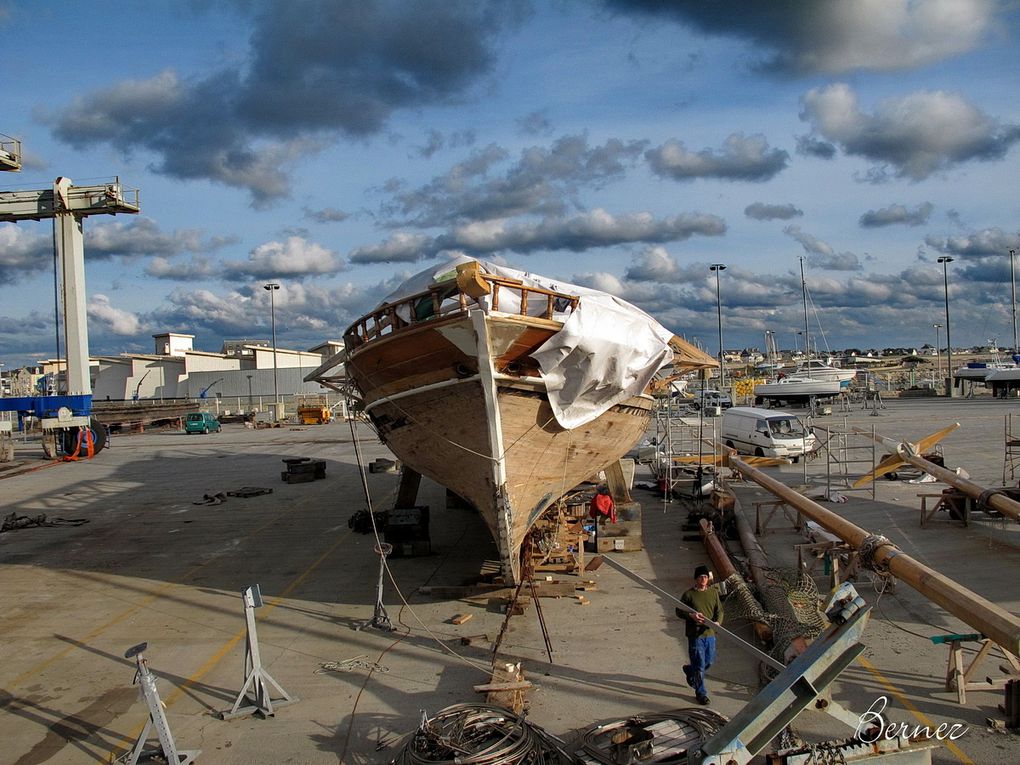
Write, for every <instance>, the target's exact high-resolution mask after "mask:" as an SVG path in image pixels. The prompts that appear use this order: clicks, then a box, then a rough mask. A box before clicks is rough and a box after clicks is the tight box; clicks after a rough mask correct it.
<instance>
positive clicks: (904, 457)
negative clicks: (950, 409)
mask: <svg viewBox="0 0 1020 765" xmlns="http://www.w3.org/2000/svg"><path fill="white" fill-rule="evenodd" d="M957 427H959V425H953V426H952V427H949V428H946V429H945V430H940V431H939V432H938V433H933V434H932V435H930V436H927V437H925V438H923V439H921V440H920V441H919V442H918V443H916V444H911V443H907V442H905V441H894V440H893V439H891V438H886V437H884V436H880V435H879V434H878V433H870V432H869V431H866V430H861V429H860V428H854V431H855V432H856V433H860V434H861V435H866V436H871V437H872V438H874V439H875V440H876V441H878V442H879V443H880V444H882V446H884V447H885V448H886V449H887V450H888V451H889V454H888V455H886V456H885V457H884V458H883V459H882V461H881V462H880V463H879V466H878V467H877V468H876V469H875V470H873V471H872V472H871V473H869V474H868V475H866V476H864V477H863V478H861V479H860V480H858V481H857V482H856V483H855V484H854V486H858V485H863V484H864V483H867V481H868V480H871V479H874V478H876V477H877V476H879V475H882V473H887V472H889V471H890V470H895V469H896V468H897V467H898V466H900V465H902V464H904V463H907V464H910V465H913V466H914V467H916V468H919V469H920V470H923V471H924V472H925V473H928V474H929V475H931V476H934V477H935V478H937V479H938V480H940V481H942V483H946V484H949V485H950V486H952V487H953V488H955V489H959V490H960V491H962V492H963V493H964V494H966V495H967V496H968V497H970V498H971V499H974V500H975V501H977V502H980V503H983V504H985V505H987V506H988V507H990V508H992V509H993V510H996V511H998V512H1000V513H1002V514H1003V515H1007V516H1009V517H1010V518H1012V519H1013V520H1014V521H1018V522H1020V502H1017V501H1016V500H1013V499H1010V498H1009V497H1007V496H1006V495H1005V494H1003V493H1001V492H997V491H996V490H994V489H986V488H985V487H984V486H981V485H979V484H976V483H974V482H973V481H968V480H967V479H966V478H963V477H962V476H959V475H957V474H956V472H955V471H953V470H948V469H946V468H944V467H942V466H941V465H936V464H935V463H934V462H931V461H930V460H927V459H925V458H924V457H922V456H921V454H922V452H923V451H924V450H925V449H926V448H928V447H927V445H928V443H929V442H932V439H934V440H935V441H937V440H940V439H941V438H942V437H943V436H944V435H947V434H948V433H949V432H950V431H952V430H955V429H956V428H957Z"/></svg>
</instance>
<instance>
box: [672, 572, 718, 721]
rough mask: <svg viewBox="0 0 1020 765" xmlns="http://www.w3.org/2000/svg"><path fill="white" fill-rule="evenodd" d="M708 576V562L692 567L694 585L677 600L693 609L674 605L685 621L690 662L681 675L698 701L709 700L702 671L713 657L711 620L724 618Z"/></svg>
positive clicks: (713, 641)
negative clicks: (684, 608)
mask: <svg viewBox="0 0 1020 765" xmlns="http://www.w3.org/2000/svg"><path fill="white" fill-rule="evenodd" d="M708 579H709V575H708V566H698V567H697V568H696V569H694V586H693V587H691V588H690V589H689V590H687V592H685V593H684V594H683V595H681V596H680V602H681V603H683V604H684V605H685V606H687V607H689V608H691V609H693V610H694V613H689V612H687V611H682V610H681V609H679V608H678V609H677V614H678V615H679V616H682V617H683V619H684V621H685V622H686V623H687V630H686V633H687V651H688V653H689V654H690V657H691V663H690V664H685V665H684V675H685V676H686V678H687V684H688V685H689V686H691V688H693V689H694V693H695V694H696V695H697V698H698V703H699V704H708V701H709V700H708V691H707V690H705V673H706V672H708V670H709V668H710V667H711V666H712V663H713V662H714V661H715V630H713V629H712V624H711V623H712V622H714V623H716V624H722V620H723V607H722V601H721V600H720V599H719V591H718V590H717V589H716V588H715V587H709V586H708Z"/></svg>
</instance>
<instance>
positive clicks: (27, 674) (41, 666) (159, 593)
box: [4, 510, 318, 690]
mask: <svg viewBox="0 0 1020 765" xmlns="http://www.w3.org/2000/svg"><path fill="white" fill-rule="evenodd" d="M287 512H290V511H289V510H288V511H287ZM287 512H284V513H281V514H280V515H277V516H275V517H274V518H272V519H271V520H268V521H266V522H265V523H263V524H262V525H261V526H257V527H256V528H254V529H253V530H252V531H251V533H250V534H249V535H248V536H249V537H251V536H255V535H256V534H258V533H259V532H261V531H262V530H263V529H265V528H268V527H269V526H271V525H273V524H274V523H276V522H277V521H278V520H280V518H282V517H283V516H284V515H286V514H287ZM228 552H233V550H230V551H228ZM225 554H226V553H225V552H224V553H220V554H219V555H215V556H213V557H212V558H210V559H209V560H207V561H205V562H204V563H199V564H198V565H197V566H195V567H194V568H191V569H189V570H188V571H187V572H185V574H184V575H183V576H182V577H181V580H182V581H181V582H167V583H165V584H163V585H161V586H160V587H159V588H157V589H156V591H155V592H153V593H152V594H151V595H149V596H148V597H147V598H145V599H144V600H142V601H141V602H140V603H137V604H135V605H133V606H131V607H130V608H128V609H127V610H125V611H122V612H121V613H119V614H117V615H116V616H115V617H113V618H112V619H110V620H109V621H107V622H105V623H103V624H101V625H99V626H98V627H96V628H95V629H93V630H92V631H91V632H89V633H87V634H86V635H85V636H84V637H83V638H81V639H79V640H78V642H79V643H88V642H89V641H90V640H93V639H94V638H97V637H99V636H100V635H102V634H103V633H104V632H106V630H108V629H110V627H113V626H114V625H116V624H119V623H120V622H122V621H124V620H125V619H127V618H128V617H129V616H132V615H134V614H136V613H138V612H139V611H141V610H142V609H143V608H146V607H147V606H149V605H150V604H151V603H153V602H154V601H156V600H159V599H160V598H161V597H163V595H165V594H166V593H168V592H170V591H171V590H173V589H175V588H178V587H187V586H188V585H187V584H185V583H184V582H186V581H187V580H189V579H191V577H193V576H194V575H195V574H197V573H198V572H199V571H201V570H202V569H203V568H205V567H206V566H208V565H209V564H210V563H212V562H214V561H216V560H218V559H219V558H220V557H221V556H222V555H225ZM316 565H318V562H316ZM61 573H63V572H61ZM110 584H111V585H112V586H116V584H115V583H113V582H111V583H110ZM78 647H79V646H77V645H75V644H71V645H68V646H67V647H65V648H62V649H61V650H59V651H57V652H56V653H55V654H53V655H52V656H50V657H49V658H46V659H43V660H42V661H40V662H39V663H38V664H36V665H34V666H33V667H31V668H29V669H27V670H25V671H24V672H22V673H21V674H20V675H18V676H17V677H16V678H14V679H13V680H12V681H11V682H10V683H9V684H7V685H5V686H4V687H5V688H7V689H8V690H14V689H15V688H17V687H18V686H20V685H21V684H22V683H24V682H25V681H26V680H28V679H29V678H31V677H34V676H35V675H37V674H39V673H40V672H42V671H44V670H45V669H46V668H47V667H49V666H50V665H52V664H53V663H55V662H57V661H59V660H60V659H63V658H64V657H65V656H67V655H68V654H69V653H71V651H74V650H75V649H77V648H78Z"/></svg>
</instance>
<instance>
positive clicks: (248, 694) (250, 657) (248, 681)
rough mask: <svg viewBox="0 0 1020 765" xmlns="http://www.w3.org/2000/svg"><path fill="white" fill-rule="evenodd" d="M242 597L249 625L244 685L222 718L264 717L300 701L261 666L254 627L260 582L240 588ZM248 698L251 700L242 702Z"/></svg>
mask: <svg viewBox="0 0 1020 765" xmlns="http://www.w3.org/2000/svg"><path fill="white" fill-rule="evenodd" d="M241 600H242V601H243V602H244V620H245V624H246V625H247V627H248V635H247V638H246V640H245V646H244V685H243V686H241V692H240V693H238V694H237V698H236V699H235V700H234V706H233V707H231V709H230V711H228V712H221V713H220V718H221V719H223V720H232V719H233V718H235V717H246V716H248V715H252V714H255V713H256V712H257V713H258V714H261V715H262V716H263V717H272V716H273V715H274V714H276V708H277V707H282V706H286V705H287V704H293V703H295V702H297V701H299V699H297V698H292V697H291V696H290V695H289V694H288V693H287V691H285V690H284V689H283V687H282V686H281V685H280V684H279V683H278V682H276V681H275V680H274V679H273V678H272V676H271V675H270V674H269V673H268V672H267V671H266V670H265V669H264V668H263V666H262V655H261V654H260V653H259V637H258V633H257V632H256V630H255V609H256V608H260V607H261V606H262V591H261V589H260V588H259V586H258V585H257V584H253V585H252V586H251V587H246V588H245V589H244V590H242V591H241ZM270 685H271V686H272V687H273V688H275V689H276V690H277V691H279V693H280V698H276V699H274V698H273V697H272V691H271V689H270V687H269V686H270ZM245 701H247V702H248V704H247V705H246V706H241V704H242V702H245Z"/></svg>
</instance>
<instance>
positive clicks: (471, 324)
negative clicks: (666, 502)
mask: <svg viewBox="0 0 1020 765" xmlns="http://www.w3.org/2000/svg"><path fill="white" fill-rule="evenodd" d="M344 344H345V346H346V362H345V363H346V371H347V375H348V378H349V379H350V381H351V383H352V384H353V387H354V389H355V391H356V394H357V395H358V397H359V398H360V402H361V407H362V409H363V411H364V412H365V414H366V415H367V416H368V418H369V420H370V421H371V423H372V425H373V427H374V428H375V430H376V432H377V433H378V435H379V437H380V439H382V441H383V442H384V443H385V444H386V445H387V446H388V447H389V448H390V450H391V451H392V452H393V453H394V454H395V455H396V456H397V457H398V458H400V460H401V461H402V462H403V463H404V464H405V465H406V466H408V467H410V468H411V469H413V470H415V471H417V472H418V473H420V474H421V475H424V476H427V477H429V478H431V479H433V480H434V481H436V482H437V483H439V484H440V485H442V486H445V487H446V488H448V489H449V490H450V491H452V492H454V493H455V494H457V495H458V496H460V497H461V498H463V499H464V500H466V501H467V502H469V503H470V504H471V505H473V506H474V507H475V508H477V510H478V511H479V513H480V515H481V516H482V518H483V519H484V520H485V523H486V524H487V526H488V527H489V530H490V532H491V533H492V536H493V538H494V539H495V541H496V544H497V547H498V549H499V557H500V561H501V564H502V570H503V575H504V579H505V580H506V581H507V582H508V583H514V584H516V583H517V582H518V581H519V580H520V576H521V561H520V549H521V545H522V543H523V541H524V539H525V538H526V536H527V535H528V533H529V532H530V530H531V527H532V526H533V525H534V524H535V522H536V521H537V520H538V518H539V517H540V516H541V515H542V513H543V512H544V511H545V510H546V508H548V507H549V506H550V505H552V504H553V503H554V502H555V501H556V500H557V499H558V498H559V497H561V496H562V495H563V494H564V493H566V492H567V491H569V490H570V489H572V488H573V487H574V486H576V485H577V484H579V483H581V482H582V481H585V480H586V479H588V478H591V477H592V476H594V475H596V474H597V473H598V472H599V471H601V470H604V469H605V468H607V467H608V466H610V465H612V464H613V463H615V462H616V461H618V460H619V459H620V458H621V457H622V456H624V454H626V453H627V451H628V450H630V449H631V448H632V447H633V446H634V444H635V443H637V441H638V440H639V439H640V438H641V437H642V436H643V435H644V433H645V429H646V427H647V426H648V423H649V420H650V417H651V413H652V408H653V405H654V399H653V397H652V396H651V395H649V385H650V384H651V381H652V378H653V376H654V375H655V373H656V372H657V371H658V370H659V369H660V368H662V367H664V366H669V365H672V368H673V370H674V371H675V372H683V371H687V370H694V369H703V368H708V367H714V366H717V362H716V361H715V360H714V359H713V358H712V357H711V356H708V355H707V354H705V353H703V352H702V351H700V350H698V349H697V348H695V347H694V346H693V345H691V344H689V343H687V342H686V341H685V340H683V339H681V338H679V337H677V336H676V335H674V334H673V333H672V332H670V331H669V330H667V329H665V328H664V327H662V326H661V325H659V324H658V322H656V321H655V320H654V319H653V318H652V317H651V316H649V315H648V314H646V313H645V312H644V311H641V310H640V309H638V308H636V307H635V306H633V305H631V304H630V303H627V302H625V301H623V300H620V299H619V298H616V297H614V296H612V295H609V294H607V293H604V292H600V291H598V290H593V289H588V288H585V287H578V286H575V285H570V284H564V283H561V282H557V281H554V280H552V279H548V278H545V277H541V276H538V275H535V274H531V273H528V272H524V271H517V270H515V269H510V268H505V267H502V266H498V265H495V264H492V263H488V262H485V261H479V260H475V259H472V258H468V257H465V256H461V257H458V258H454V259H453V260H451V261H449V262H447V263H444V264H443V265H441V266H438V267H433V268H431V269H428V270H426V271H423V272H422V273H420V274H417V275H416V276H413V277H411V278H410V279H408V280H407V281H405V282H404V283H403V284H402V285H401V286H400V287H399V288H397V290H396V291H395V292H394V293H392V294H391V295H390V296H388V297H387V298H386V299H385V300H384V301H383V303H382V304H381V305H380V306H378V307H377V308H376V309H374V310H373V311H371V312H369V313H368V314H366V315H364V316H362V317H361V318H359V319H358V320H357V321H355V322H354V323H353V324H351V326H350V327H349V328H348V329H347V330H346V332H345V333H344Z"/></svg>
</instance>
